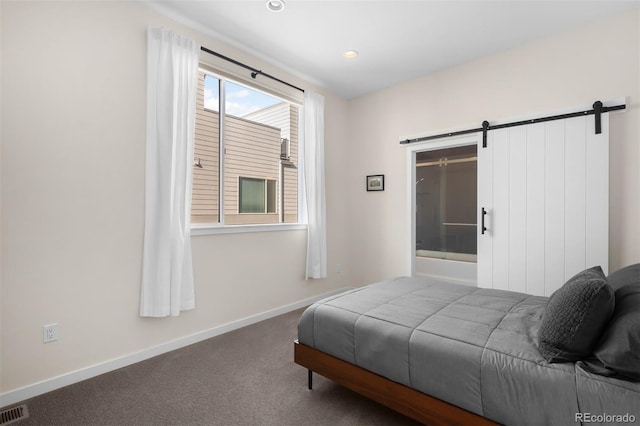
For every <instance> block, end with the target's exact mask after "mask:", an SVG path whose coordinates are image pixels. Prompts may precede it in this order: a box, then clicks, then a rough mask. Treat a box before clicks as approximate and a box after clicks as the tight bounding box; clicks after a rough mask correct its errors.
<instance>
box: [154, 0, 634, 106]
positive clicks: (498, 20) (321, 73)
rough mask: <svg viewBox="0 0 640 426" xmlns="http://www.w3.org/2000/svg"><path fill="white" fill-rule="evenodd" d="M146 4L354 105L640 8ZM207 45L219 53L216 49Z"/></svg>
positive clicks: (250, 1)
mask: <svg viewBox="0 0 640 426" xmlns="http://www.w3.org/2000/svg"><path fill="white" fill-rule="evenodd" d="M147 1H148V2H150V3H153V4H154V6H156V7H157V8H159V9H160V10H162V11H165V12H167V13H169V14H171V15H172V16H173V17H175V18H179V19H180V20H183V21H186V22H191V23H195V24H196V25H198V26H201V27H206V28H207V30H208V31H209V32H210V33H212V34H213V35H215V36H217V37H218V38H220V39H221V40H223V41H225V42H228V43H231V44H232V45H234V46H235V47H238V48H240V49H242V50H245V51H247V52H249V53H252V54H253V55H256V56H258V57H260V58H261V59H264V60H266V61H268V62H270V63H272V64H274V65H277V66H279V67H282V68H284V69H286V70H287V71H289V72H292V73H294V74H295V75H298V76H300V77H303V78H305V79H307V80H310V81H311V82H313V83H315V84H319V85H321V86H322V87H324V88H326V89H327V90H329V91H332V92H333V93H336V94H338V95H341V96H343V97H345V98H348V99H351V98H355V97H358V96H361V95H364V94H367V93H370V92H372V91H376V90H379V89H381V88H384V87H388V86H392V85H394V84H397V83H400V82H403V81H407V80H410V79H413V78H417V77H420V76H423V75H426V74H429V73H432V72H434V71H438V70H441V69H445V68H447V67H451V66H453V65H456V64H460V63H463V62H467V61H470V60H472V59H474V58H478V57H481V56H485V55H488V54H491V53H494V52H498V51H500V50H504V49H508V48H510V47H513V46H517V45H520V44H523V43H526V42H529V41H532V40H535V39H539V38H543V37H546V36H549V35H551V34H554V33H557V32H561V31H564V30H567V29H570V28H572V27H576V26H579V25H582V24H585V23H587V22H590V21H595V20H599V19H602V18H604V17H606V16H609V15H613V14H616V13H621V12H623V11H625V10H629V9H632V8H637V7H638V5H639V3H640V1H639V0H599V1H585V0H569V1H566V0H565V1H556V0H537V1H520V0H518V1H514V0H510V1H507V0H502V1H488V0H441V1H435V0H423V1H419V0H413V1H399V0H386V1H385V0H377V1H362V0H351V1H337V0H325V1H309V0H286V8H285V10H284V11H282V12H279V13H273V12H269V11H268V10H267V9H266V7H265V1H264V0H236V1H230V0H227V1H223V0H209V1H203V0H147ZM205 47H208V48H210V49H212V50H216V46H205ZM348 49H356V50H358V51H359V52H360V55H359V56H358V57H357V58H356V59H353V60H347V59H345V58H343V57H342V52H343V51H345V50H348ZM596 59H597V52H594V60H596ZM249 65H252V64H249ZM263 71H264V72H267V73H270V74H274V73H273V72H270V70H268V69H263Z"/></svg>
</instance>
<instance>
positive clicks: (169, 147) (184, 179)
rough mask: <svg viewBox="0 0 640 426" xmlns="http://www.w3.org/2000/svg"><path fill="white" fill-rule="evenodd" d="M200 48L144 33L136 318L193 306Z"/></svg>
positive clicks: (159, 32) (161, 33) (168, 35)
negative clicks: (142, 186) (142, 162)
mask: <svg viewBox="0 0 640 426" xmlns="http://www.w3.org/2000/svg"><path fill="white" fill-rule="evenodd" d="M198 52H199V46H197V45H196V44H195V42H194V41H193V40H190V39H187V38H185V37H182V36H180V35H178V34H175V33H173V32H171V31H168V30H165V29H162V28H157V29H149V31H148V34H147V144H146V173H145V226H144V253H143V265H142V289H141V298H140V315H141V316H150V317H164V316H168V315H172V316H177V315H179V314H180V311H184V310H188V309H192V308H194V306H195V301H194V288H193V287H194V286H193V268H192V264H191V238H190V227H191V182H192V168H193V139H194V127H195V105H196V91H197V84H198Z"/></svg>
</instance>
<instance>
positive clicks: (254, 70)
mask: <svg viewBox="0 0 640 426" xmlns="http://www.w3.org/2000/svg"><path fill="white" fill-rule="evenodd" d="M200 50H202V51H203V52H207V53H208V54H210V55H213V56H217V57H218V58H220V59H224V60H225V61H228V62H231V63H232V64H235V65H238V66H239V67H242V68H244V69H248V70H249V71H251V78H253V79H255V78H256V77H257V76H258V75H263V76H265V77H267V78H270V79H272V80H275V81H277V82H278V83H282V84H286V85H287V86H289V87H292V88H294V89H296V90H299V91H301V92H302V93H304V89H301V88H299V87H298V86H294V85H293V84H291V83H287V82H286V81H284V80H280V79H279V78H277V77H274V76H272V75H269V74H267V73H266V72H263V71H261V70H259V69H257V68H253V67H251V66H249V65H247V64H243V63H242V62H240V61H236V60H235V59H232V58H230V57H228V56H224V55H223V54H221V53H218V52H214V51H213V50H211V49H207V48H206V47H204V46H200Z"/></svg>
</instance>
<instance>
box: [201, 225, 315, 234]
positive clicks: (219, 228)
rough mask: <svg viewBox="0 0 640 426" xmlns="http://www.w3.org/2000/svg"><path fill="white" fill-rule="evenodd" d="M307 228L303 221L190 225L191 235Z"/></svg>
mask: <svg viewBox="0 0 640 426" xmlns="http://www.w3.org/2000/svg"><path fill="white" fill-rule="evenodd" d="M299 229H307V225H306V224H304V223H274V224H261V225H226V226H224V225H208V224H195V225H191V236H192V237H195V236H200V235H218V234H244V233H250V232H274V231H296V230H299Z"/></svg>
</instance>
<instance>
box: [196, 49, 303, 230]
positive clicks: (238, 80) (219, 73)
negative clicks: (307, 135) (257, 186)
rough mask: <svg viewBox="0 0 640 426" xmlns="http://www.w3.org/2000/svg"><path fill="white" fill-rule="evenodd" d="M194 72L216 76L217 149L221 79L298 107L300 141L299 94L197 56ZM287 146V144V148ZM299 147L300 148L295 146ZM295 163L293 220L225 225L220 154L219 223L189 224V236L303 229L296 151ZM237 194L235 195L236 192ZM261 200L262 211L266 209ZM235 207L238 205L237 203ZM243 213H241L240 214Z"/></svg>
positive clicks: (222, 112)
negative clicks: (217, 102) (217, 100)
mask: <svg viewBox="0 0 640 426" xmlns="http://www.w3.org/2000/svg"><path fill="white" fill-rule="evenodd" d="M198 72H204V73H205V74H208V75H210V76H212V77H214V78H216V79H218V80H219V83H218V84H219V86H218V87H219V97H220V101H219V106H218V111H217V112H218V114H219V120H220V122H219V125H220V127H219V128H220V130H219V132H220V142H219V143H220V152H224V149H225V148H224V134H225V133H224V130H225V129H224V117H225V115H226V111H225V102H224V100H225V99H226V94H225V84H224V82H226V81H230V82H231V83H234V84H239V85H243V86H246V87H248V88H249V89H251V90H255V91H258V92H262V93H265V94H267V95H269V96H272V97H275V98H278V99H280V100H282V101H284V102H287V103H289V104H291V105H294V106H295V107H297V109H298V141H299V142H298V143H299V144H300V143H301V141H302V137H303V135H302V133H301V127H302V120H303V108H304V102H303V99H302V97H298V96H295V95H294V94H292V93H286V92H281V91H279V90H276V89H275V88H270V87H268V86H267V85H262V84H257V83H256V82H255V81H253V80H249V79H247V78H245V77H242V76H241V75H238V74H236V73H234V72H230V71H227V70H225V69H224V67H219V66H213V65H211V64H210V63H209V62H208V61H207V60H203V58H202V57H201V59H200V62H199V64H198ZM289 149H290V147H289ZM299 149H300V148H299ZM296 160H297V164H298V188H299V189H298V191H297V210H298V212H297V217H298V222H297V223H281V222H279V223H264V224H241V225H229V224H224V223H223V222H224V189H223V188H224V166H225V164H224V163H225V162H224V161H223V156H221V157H220V163H219V165H220V166H219V176H220V178H219V182H220V188H219V200H218V202H219V212H220V213H219V218H220V222H218V223H191V235H192V236H201V235H217V234H234V233H252V232H273V231H295V230H306V229H307V228H308V225H307V223H305V222H303V217H302V214H301V213H302V211H303V209H302V202H303V200H302V197H301V196H302V194H303V191H301V190H300V184H301V182H302V181H301V179H302V170H303V165H302V163H303V160H302V158H301V157H300V155H299V153H298V157H297V159H296ZM260 179H263V180H264V181H265V196H266V195H267V194H266V191H267V186H268V185H267V181H268V180H273V179H271V178H260ZM275 187H276V191H278V184H277V183H276V185H275ZM238 195H239V194H238ZM266 201H267V200H266V199H265V210H267V206H266ZM278 205H279V202H278V194H276V202H275V207H276V212H275V214H277V215H281V214H282V212H279V208H278ZM238 210H239V206H238ZM242 214H245V213H242ZM246 214H274V213H246Z"/></svg>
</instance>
